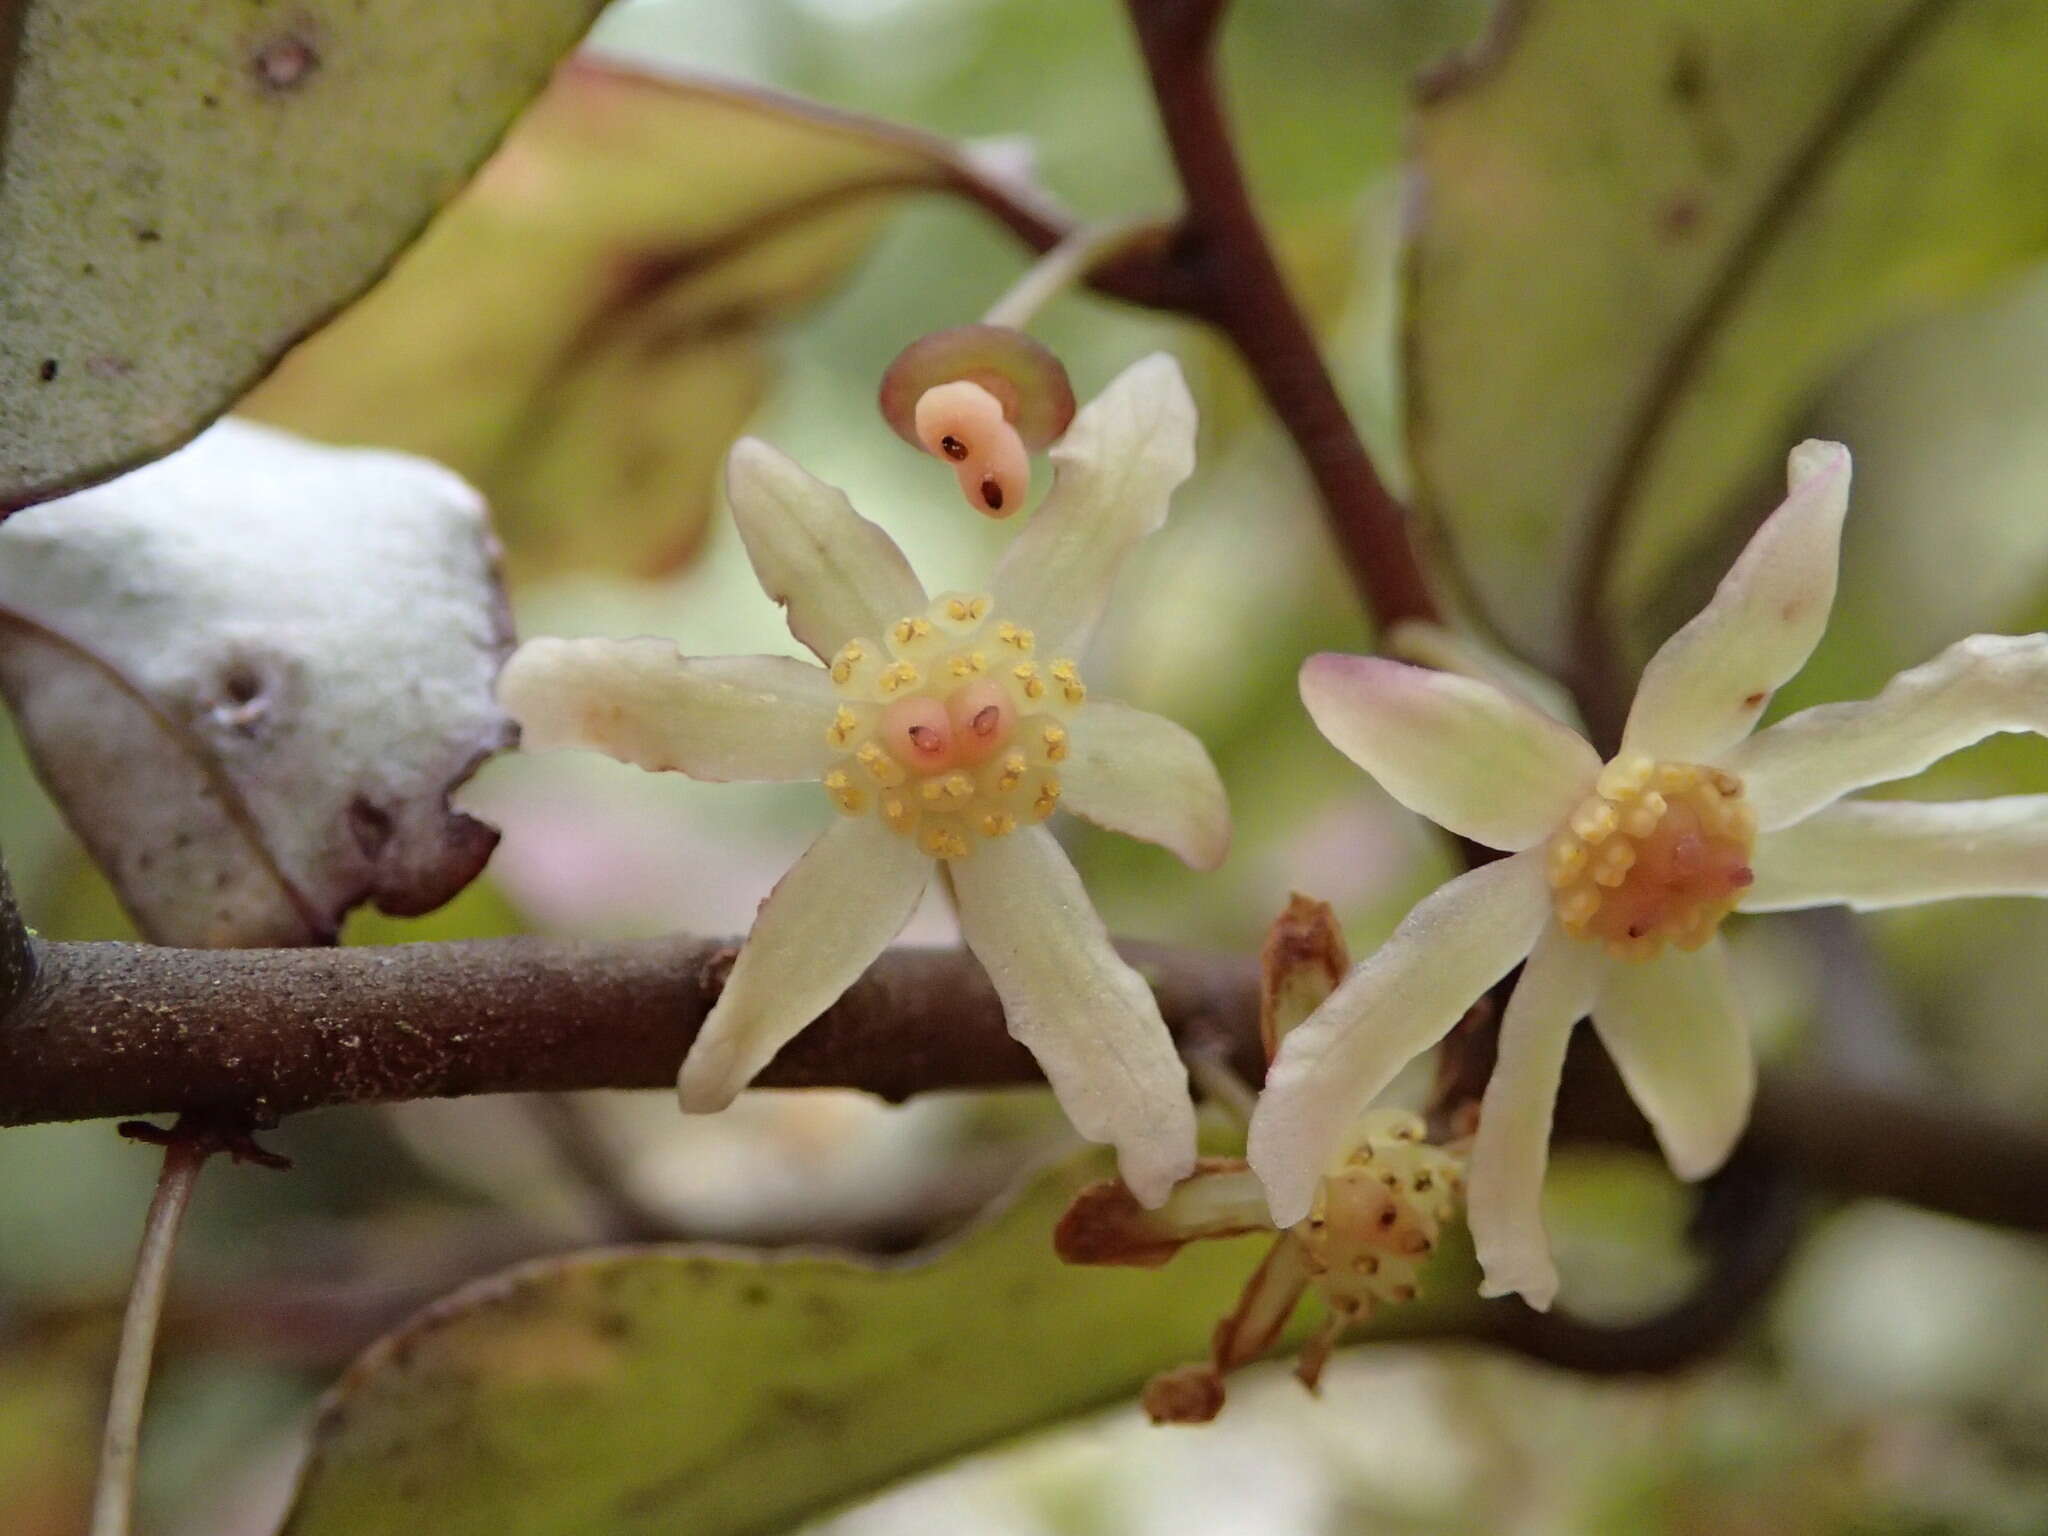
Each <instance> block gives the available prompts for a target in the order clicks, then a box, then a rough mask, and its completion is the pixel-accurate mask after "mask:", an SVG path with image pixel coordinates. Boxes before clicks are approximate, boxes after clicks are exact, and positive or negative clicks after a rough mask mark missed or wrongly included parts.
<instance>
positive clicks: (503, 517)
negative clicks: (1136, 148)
mask: <svg viewBox="0 0 2048 1536" xmlns="http://www.w3.org/2000/svg"><path fill="white" fill-rule="evenodd" d="M981 176H982V173H981V172H980V171H979V170H978V169H977V168H975V167H973V166H971V165H970V164H969V162H968V161H966V160H965V159H963V158H962V157H961V156H960V154H959V153H958V152H957V151H956V150H954V149H953V148H952V147H951V146H950V145H948V144H946V143H945V142H943V141H941V140H938V139H934V138H930V137H927V136H925V135H923V134H918V133H914V132H910V131H907V130H904V129H901V128H896V127H892V126H890V125H887V124H884V123H880V122H876V121H873V120H870V119H865V118H859V117H853V116H849V115H846V114H842V113H836V112H831V111H827V110H825V109H823V108H819V107H814V106H811V105H809V104H808V103H804V102H799V101H796V100H794V99H792V98H789V97H784V96H779V95H776V94H774V93H771V92H766V91H761V90H757V89H752V88H748V87H743V86H737V85H725V84H718V83H714V82H710V81H706V80H699V79H693V78H689V77H687V76H680V75H662V74H654V73H651V72H648V71H647V70H644V69H640V68H633V67H628V66H625V65H622V64H615V63H609V62H605V61H603V60H602V59H599V58H595V57H590V56H585V57H582V58H578V59H576V60H573V61H572V62H570V63H569V64H567V65H565V66H564V67H563V68H562V69H561V71H560V72H559V73H558V74H557V75H556V77H555V80H554V83H553V84H552V85H551V86H550V87H549V88H548V90H547V92H546V94H544V95H543V96H542V97H541V98H540V100H539V101H538V102H537V103H535V105H534V107H533V109H532V110H531V111H530V112H529V113H528V114H527V115H526V116H525V117H524V118H523V119H522V120H521V121H520V123H519V124H518V126H517V127H516V128H515V129H514V130H513V131H512V133H511V135H510V136H509V137H508V138H507V139H506V141H505V146H504V148H503V149H502V150H501V151H500V152H499V154H498V156H497V158H496V159H494V160H493V161H492V162H491V164H490V165H489V166H488V167H486V169H485V171H484V173H483V174H482V175H481V176H479V177H478V178H477V180H476V181H475V182H474V183H473V184H472V185H471V186H470V187H469V189H468V190H466V191H465V192H464V193H463V194H462V196H460V197H459V198H457V199H456V200H455V202H454V203H453V204H452V205H450V207H449V209H448V211H447V213H446V214H445V215H444V216H443V217H442V218H441V219H439V220H437V221H436V223H435V225H434V227H433V228H432V229H431V230H429V231H428V232H427V235H426V236H425V238H423V239H422V240H421V241H420V243H419V244H418V245H417V246H415V247H414V248H413V249H412V250H411V251H409V252H407V253H406V255H405V256H404V257H403V258H402V259H401V260H400V261H399V263H398V265H397V266H396V267H395V268H394V269H393V271H392V274H391V277H390V278H389V280H387V281H386V282H385V283H383V284H382V285H380V286H379V287H378V288H377V289H376V291H375V292H373V293H372V294H370V295H369V297H368V298H366V299H365V300H364V301H363V302H362V303H361V304H359V305H358V306H356V308H355V309H353V310H352V311H350V312H349V313H348V314H347V315H346V316H344V317H343V318H342V319H341V320H340V321H338V322H337V323H336V324H334V325H333V326H330V327H329V328H328V329H327V330H325V331H323V332H321V333H320V334H319V335H317V336H315V337H314V338H312V339H311V340H310V341H308V342H307V343H306V344H305V345H304V346H302V347H300V348H299V349H298V350H297V351H296V352H294V353H293V354H292V355H291V356H290V357H289V358H287V359H286V360H285V362H284V364H283V366H282V367H280V368H279V369H278V371H277V373H276V375H275V376H274V377H272V379H271V380H270V381H269V382H268V383H267V384H265V385H264V386H263V388H261V389H260V390H258V391H257V392H256V393H255V394H254V395H253V396H251V397H250V399H249V400H248V401H247V402H246V403H245V405H244V407H243V409H244V410H246V411H248V412H249V413H251V414H253V415H255V416H258V417H260V418H261V419H264V420H267V421H272V422H276V423H277V424H279V425H281V426H288V427H291V428H293V429H294V430H297V431H302V432H306V433H309V434H311V435H313V436H315V437H319V438H322V439H325V440H327V441H330V442H340V443H376V444H382V445H388V446H391V447H398V448H406V449H410V450H412V451H414V452H417V453H423V454H426V455H428V456H429V457H431V458H434V459H438V460H439V461H441V462H442V463H444V464H449V465H452V466H453V467H455V468H456V469H458V470H460V471H461V472H462V473H464V474H465V475H467V476H469V477H470V479H472V480H473V481H475V482H476V483H477V484H478V485H480V486H481V487H482V488H483V489H484V491H485V492H486V493H487V494H488V495H489V496H490V498H491V502H492V505H493V506H494V507H495V508H496V510H497V513H498V519H499V525H500V527H501V529H502V530H503V532H504V536H505V540H506V544H507V546H508V549H509V551H510V554H511V558H512V561H513V567H514V570H515V572H517V571H519V570H522V569H534V570H545V571H560V570H564V569H569V568H576V567H590V568H598V569H609V570H616V571H624V572H628V573H631V574H639V575H646V574H651V573H654V572H658V571H660V570H663V569H666V568H668V567H670V566H673V565H674V564H675V563H676V562H678V561H679V560H681V559H682V558H684V557H685V556H687V555H688V553H689V552H690V551H691V550H692V549H693V548H694V547H695V543H696V540H697V538H698V536H699V535H700V533H701V532H702V529H703V526H704V523H705V519H706V518H707V516H708V515H709V513H710V510H711V505H712V498H713V493H714V482H715V478H716V471H717V465H718V462H719V460H720V458H721V457H722V455H723V454H724V452H725V450H726V448H727V447H728V446H729V445H730V444H731V441H732V439H733V437H734V436H735V435H736V434H737V433H738V432H739V430H740V428H741V427H742V426H743V425H744V423H745V422H746V419H747V417H748V416H749V415H750V414H751V413H752V411H753V410H754V407H755V406H756V405H757V404H758V403H759V401H760V398H761V395H762V393H763V391H764V390H765V389H766V387H767V383H768V379H769V374H770V354H769V349H768V346H767V337H768V332H769V331H770V330H771V329H772V327H773V326H774V325H775V324H776V323H777V322H778V321H781V320H783V319H786V318H788V317H789V316H791V315H792V314H794V313H795V312H797V311H798V310H800V309H801V308H803V307H804V306H805V305H806V304H808V303H810V302H811V301H812V300H814V299H816V298H817V297H818V296H819V295H820V294H822V293H824V292H825V291H826V290H827V289H829V288H830V287H831V286H832V285H833V284H834V283H835V282H837V281H838V280H839V279H840V278H841V277H842V276H844V275H845V273H846V272H847V270H848V269H849V267H850V266H851V265H852V263H853V262H854V261H855V260H856V259H857V258H858V257H859V256H860V254H861V253H862V252H863V251H864V250H865V249H866V248H867V243H868V240H869V237H870V236H871V235H873V234H874V232H875V231H876V229H877V228H878V227H879V225H880V222H881V220H882V218H883V217H884V216H885V215H886V213H887V212H888V211H889V209H890V208H891V207H892V206H893V205H894V204H895V203H896V202H897V201H898V199H900V197H901V196H902V195H903V194H905V193H907V192H911V191H916V190H920V189H925V190H930V189H936V188H941V187H947V186H953V185H956V184H959V183H962V182H965V181H969V180H979V179H980V178H981Z"/></svg>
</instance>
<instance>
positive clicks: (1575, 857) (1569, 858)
mask: <svg viewBox="0 0 2048 1536" xmlns="http://www.w3.org/2000/svg"><path fill="white" fill-rule="evenodd" d="M1549 860H1550V863H1549V868H1548V869H1547V870H1546V871H1545V873H1546V874H1547V875H1548V876H1549V879H1550V883H1551V884H1552V885H1553V886H1559V885H1570V884H1571V883H1572V882H1573V881H1574V880H1576V879H1578V878H1579V876H1580V874H1581V873H1583V872H1584V870H1585V868H1586V845H1585V844H1584V843H1582V842H1580V841H1579V840H1578V839H1577V838H1575V837H1565V836H1562V835H1560V836H1559V837H1558V839H1557V841H1556V842H1554V843H1552V844H1551V845H1550V854H1549Z"/></svg>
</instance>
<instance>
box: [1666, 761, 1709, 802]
mask: <svg viewBox="0 0 2048 1536" xmlns="http://www.w3.org/2000/svg"><path fill="white" fill-rule="evenodd" d="M1699 781H1700V771H1699V769H1698V768H1697V767H1695V766H1694V765H1693V764H1691V763H1659V764H1658V765H1657V773H1656V784H1657V788H1658V789H1659V790H1661V791H1662V792H1663V793H1664V794H1666V795H1682V794H1684V793H1685V792H1686V791H1687V790H1689V789H1691V788H1692V787H1693V786H1694V785H1695V784H1697V783H1699Z"/></svg>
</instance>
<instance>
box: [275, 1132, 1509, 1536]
mask: <svg viewBox="0 0 2048 1536" xmlns="http://www.w3.org/2000/svg"><path fill="white" fill-rule="evenodd" d="M1104 1166H1105V1163H1104V1160H1102V1159H1099V1158H1093V1157H1091V1158H1089V1159H1086V1160H1084V1161H1083V1162H1081V1163H1077V1164H1074V1165H1070V1166H1069V1167H1067V1168H1065V1169H1062V1170H1058V1171H1055V1172H1053V1173H1050V1174H1048V1175H1046V1176H1045V1177H1043V1178H1042V1179H1040V1180H1039V1181H1038V1182H1036V1183H1035V1184H1034V1185H1033V1186H1032V1188H1031V1189H1030V1191H1029V1192H1028V1193H1026V1194H1025V1195H1024V1197H1023V1198H1022V1199H1021V1200H1019V1201H1018V1202H1017V1203H1016V1204H1015V1205H1012V1206H1011V1207H1010V1208H1009V1209H1008V1210H1006V1211H1005V1212H1004V1213H1003V1214H1002V1215H1000V1216H998V1217H996V1218H995V1219H994V1220H993V1221H991V1222H989V1223H987V1224H986V1225H984V1226H982V1227H980V1228H978V1229H977V1230H976V1231H975V1232H973V1233H972V1234H970V1235H969V1236H968V1237H966V1238H965V1239H963V1240H962V1241H961V1242H960V1243H958V1244H957V1245H956V1246H954V1247H952V1248H949V1249H947V1250H945V1251H944V1252H943V1253H942V1254H941V1255H940V1256H939V1257H937V1258H936V1259H932V1260H924V1261H912V1262H908V1263H904V1264H899V1265H891V1266H883V1267H876V1266H872V1265H867V1264H863V1263H860V1262H857V1261H854V1260H850V1259H845V1258H839V1257H833V1256H827V1255H822V1254H804V1253H797V1254H793V1255H791V1256H788V1257H784V1258H770V1259H765V1260H764V1259H762V1258H759V1257H756V1256H751V1255H748V1254H746V1253H743V1252H740V1251H737V1250H733V1249H723V1250H721V1249H715V1248H691V1247H674V1248H665V1249H640V1250H618V1251H614V1252H610V1253H598V1254H593V1255H588V1256H584V1257H579V1258H570V1259H564V1260H553V1261H547V1262H544V1263H540V1264H535V1265H529V1266H527V1267H525V1268H522V1269H518V1270H514V1271H512V1272H510V1273H509V1274H507V1275H504V1276H502V1277H499V1278H497V1279H495V1280H489V1281H485V1282H483V1283H482V1284H481V1285H478V1286H475V1287H473V1288H471V1289H470V1290H468V1291H465V1292H462V1293H460V1294H459V1295H457V1296H456V1297H454V1298H452V1299H451V1300H450V1301H448V1302H446V1303H443V1304H442V1305H440V1306H438V1307H436V1308H435V1309H433V1311H431V1312H430V1313H428V1314H427V1315H426V1316H425V1317H424V1318H422V1319H420V1320H419V1321H417V1322H415V1323H414V1324H412V1325H411V1326H410V1327H408V1328H406V1329H405V1330H403V1331H401V1332H400V1333H398V1334H396V1335H394V1336H393V1337H391V1338H389V1339H387V1340H385V1341H384V1343H382V1344H381V1345H379V1346H377V1347H376V1348H375V1349H373V1350H372V1351H371V1352H370V1354H368V1355H367V1356H365V1357H364V1359H363V1360H362V1361H361V1362H359V1363H358V1364H357V1366H356V1367H355V1368H354V1369H353V1370H352V1371H351V1372H350V1373H349V1375H348V1376H347V1377H346V1378H345V1379H344V1380H343V1382H342V1385H341V1387H340V1388H339V1390H338V1392H337V1394H336V1395H335V1397H334V1398H333V1399H332V1400H331V1401H330V1403H329V1406H328V1409H327V1412H326V1414H325V1415H324V1416H323V1418H322V1420H321V1423H320V1427H319V1430H318V1432H317V1435H316V1443H315V1450H314V1459H313V1462H312V1464H311V1466H310V1468H309V1470H308V1472H307V1474H306V1477H305V1481H304V1484H303V1486H302V1488H301V1490H300V1494H299V1498H298V1501H297V1505H296V1507H295V1509H294V1512H293V1514H292V1515H291V1517H290V1518H289V1519H288V1521H287V1522H286V1526H285V1530H286V1532H287V1533H288V1536H344V1533H345V1536H387V1533H389V1536H397V1533H399V1532H405V1533H412V1532H417V1531H433V1532H435V1533H436V1536H486V1533H488V1536H584V1533H594V1532H599V1531H602V1532H605V1533H606V1536H636V1533H638V1536H655V1533H661V1536H670V1533H674V1532H683V1531H686V1532H689V1533H690V1536H739V1533H743V1532H769V1531H781V1530H786V1529H788V1528H789V1527H790V1526H792V1525H794V1524H795V1523H797V1522H798V1521H799V1520H802V1519H804V1518H806V1517H808V1516H810V1515H812V1514H815V1513H818V1512H820V1511H823V1510H827V1509H830V1508H832V1507H834V1506H836V1505H839V1504H843V1503H845V1502H847V1501H849V1500H852V1499H855V1498H858V1497H859V1496H861V1495H862V1494H864V1493H867V1492H869V1491H871V1490H873V1489H876V1488H879V1487H881V1486H883V1485H885V1484H887V1483H889V1482H891V1481H894V1480H896V1479H898V1478H901V1477H904V1476H906V1475H908V1474H910V1473H912V1472H915V1471H917V1470H919V1469H920V1468H923V1467H927V1466H930V1465H932V1464H934V1463H936V1462H939V1461H943V1460H945V1459H947V1458H949V1457H952V1456H956V1455H959V1454H961V1453H963V1452H965V1451H968V1450H972V1449H974V1448H976V1447H978V1446H983V1445H987V1444H990V1443H992V1442H995V1441H999V1440H1002V1439H1004V1438H1007V1437H1009V1436H1012V1435H1015V1434H1018V1433H1021V1432H1022V1431H1024V1430H1026V1429H1029V1428H1032V1427H1033V1426H1036V1425H1039V1424H1044V1423H1048V1422H1052V1421H1055V1420H1058V1419H1062V1418H1065V1417H1068V1416H1071V1415H1073V1414H1075V1413H1078V1412H1081V1411H1082V1410H1085V1409H1088V1408H1092V1407H1095V1406H1097V1405H1100V1404H1104V1403H1115V1402H1118V1401H1120V1400H1128V1401H1132V1402H1133V1403H1134V1402H1135V1397H1136V1393H1137V1390H1138V1388H1139V1387H1140V1386H1141V1385H1142V1384H1143V1382H1144V1381H1145V1379H1146V1378H1147V1377H1148V1376H1149V1375H1151V1374H1152V1373H1153V1372H1154V1371H1156V1370H1159V1369H1161V1368H1163V1367H1166V1366H1170V1365H1173V1364H1177V1363H1179V1362H1180V1361H1183V1360H1187V1359H1191V1358H1198V1357H1199V1356H1200V1355H1201V1354H1202V1353H1203V1351H1204V1350H1205V1349H1206V1347H1207V1344H1208V1336H1209V1330H1210V1327H1211V1326H1212V1324H1213V1323H1214V1321H1215V1320H1216V1318H1218V1317H1220V1316H1221V1315H1222V1314H1223V1313H1224V1312H1225V1311H1227V1310H1228V1309H1229V1307H1230V1305H1231V1304H1232V1302H1233V1301H1234V1299H1235V1297H1236V1293H1237V1290H1238V1288H1239V1286H1240V1285H1241V1284H1242V1283H1243V1281H1244V1280H1245V1278H1246V1277H1247V1276H1248V1275H1249V1274H1250V1273H1251V1270H1252V1268H1253V1266H1255V1265H1256V1264H1257V1263H1258V1260H1259V1257H1260V1255H1261V1253H1262V1252H1263V1244H1264V1243H1265V1241H1266V1239H1264V1238H1261V1237H1252V1238H1245V1239H1239V1240H1236V1241H1231V1242H1217V1243H1204V1244H1195V1245H1193V1246H1191V1247H1190V1248H1188V1249H1186V1250H1185V1251H1183V1252H1182V1253H1181V1254H1180V1256H1179V1257H1178V1258H1176V1259H1175V1260H1174V1261H1173V1263H1172V1266H1171V1267H1170V1268H1169V1269H1168V1270H1166V1271H1165V1272H1163V1273H1161V1272H1153V1271H1144V1270H1117V1269H1076V1268H1069V1267H1065V1266H1062V1265H1061V1264H1060V1263H1059V1262H1058V1260H1056V1259H1055V1258H1054V1257H1053V1254H1052V1248H1051V1239H1050V1233H1051V1228H1052V1223H1053V1220H1054V1218H1055V1217H1056V1216H1057V1215H1058V1213H1059V1212H1060V1210H1061V1209H1062V1208H1063V1206H1064V1204H1065V1202H1066V1199H1067V1197H1068V1196H1069V1195H1070V1194H1071V1193H1072V1191H1073V1190H1074V1189H1075V1188H1077V1187H1078V1186H1079V1185H1080V1184H1081V1183H1082V1182H1085V1180H1086V1179H1087V1177H1088V1176H1089V1175H1090V1174H1091V1173H1099V1172H1100V1171H1102V1169H1103V1168H1104ZM1459 1262H1460V1261H1457V1260H1452V1261H1449V1262H1447V1263H1440V1264H1439V1265H1438V1266H1437V1268H1436V1270H1435V1272H1434V1273H1433V1274H1432V1276H1431V1280H1430V1284H1429V1293H1428V1296H1426V1298H1425V1300H1424V1301H1423V1302H1421V1303H1419V1304H1417V1305H1414V1306H1410V1307H1407V1308H1403V1309H1399V1310H1397V1311H1394V1312H1391V1313H1389V1314H1388V1315H1387V1319H1386V1324H1385V1325H1384V1326H1385V1328H1386V1330H1387V1331H1392V1330H1394V1329H1399V1330H1401V1331H1403V1332H1408V1333H1419V1332H1426V1331H1430V1330H1440V1329H1442V1328H1443V1327H1445V1326H1446V1325H1447V1323H1448V1321H1449V1320H1450V1319H1451V1318H1452V1317H1453V1316H1454V1315H1465V1314H1467V1312H1468V1309H1469V1308H1470V1306H1471V1305H1472V1303H1471V1300H1470V1297H1471V1284H1470V1276H1469V1271H1464V1272H1459V1271H1458V1267H1457V1266H1458V1263H1459ZM1303 1312H1304V1317H1303V1318H1302V1319H1298V1320H1297V1327H1298V1324H1299V1322H1300V1321H1305V1320H1308V1319H1309V1318H1311V1317H1312V1316H1313V1315H1314V1304H1313V1303H1311V1304H1310V1305H1309V1306H1307V1307H1305V1308H1304V1309H1303ZM1128 1411H1130V1412H1132V1413H1135V1412H1136V1411H1137V1410H1136V1408H1135V1406H1133V1407H1131V1408H1130V1409H1129V1410H1128ZM1226 1411H1227V1410H1226Z"/></svg>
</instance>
